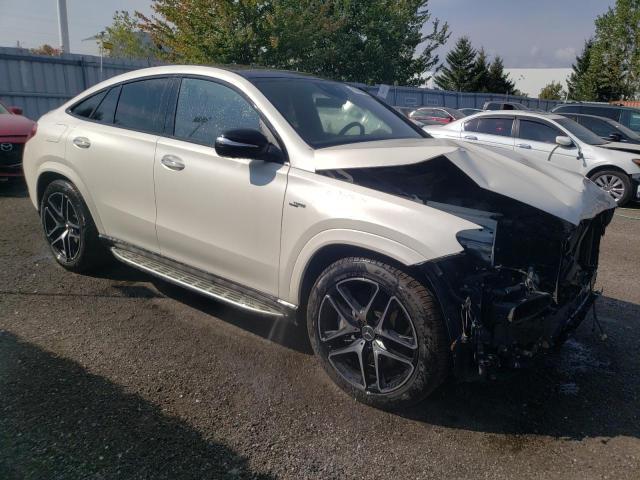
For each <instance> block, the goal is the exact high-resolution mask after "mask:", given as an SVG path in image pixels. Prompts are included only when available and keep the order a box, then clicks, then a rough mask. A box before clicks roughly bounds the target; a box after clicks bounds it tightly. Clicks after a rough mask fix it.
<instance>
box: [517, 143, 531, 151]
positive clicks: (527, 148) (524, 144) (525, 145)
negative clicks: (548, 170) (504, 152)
mask: <svg viewBox="0 0 640 480" xmlns="http://www.w3.org/2000/svg"><path fill="white" fill-rule="evenodd" d="M516 147H518V148H524V149H526V150H531V145H529V144H528V143H519V144H517V145H516Z"/></svg>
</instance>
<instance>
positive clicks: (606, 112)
mask: <svg viewBox="0 0 640 480" xmlns="http://www.w3.org/2000/svg"><path fill="white" fill-rule="evenodd" d="M582 113H584V114H586V115H595V116H597V117H607V118H611V119H613V120H616V121H617V120H618V119H619V118H620V109H618V108H607V107H589V106H587V105H584V106H583V107H582Z"/></svg>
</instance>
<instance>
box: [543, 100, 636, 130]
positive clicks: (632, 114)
mask: <svg viewBox="0 0 640 480" xmlns="http://www.w3.org/2000/svg"><path fill="white" fill-rule="evenodd" d="M552 112H553V113H559V114H562V115H564V114H565V113H580V114H585V115H595V116H598V117H606V118H610V119H611V120H615V121H616V122H619V123H621V124H622V125H624V126H625V127H627V128H629V129H631V130H633V131H634V132H640V109H638V108H633V107H625V106H621V105H610V104H607V103H564V104H562V105H558V106H557V107H555V108H554V109H553V110H552Z"/></svg>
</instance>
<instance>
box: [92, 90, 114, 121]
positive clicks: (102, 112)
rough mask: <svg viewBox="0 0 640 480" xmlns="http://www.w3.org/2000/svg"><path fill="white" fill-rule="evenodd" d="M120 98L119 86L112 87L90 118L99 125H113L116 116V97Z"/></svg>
mask: <svg viewBox="0 0 640 480" xmlns="http://www.w3.org/2000/svg"><path fill="white" fill-rule="evenodd" d="M119 96H120V86H119V85H118V86H117V87H113V88H112V89H111V90H109V93H107V95H106V96H105V97H104V99H103V100H102V102H100V105H99V106H98V108H96V110H95V111H94V112H93V115H92V116H91V118H92V119H93V120H95V121H96V122H100V123H107V124H112V123H113V117H114V116H115V114H116V105H117V104H118V97H119Z"/></svg>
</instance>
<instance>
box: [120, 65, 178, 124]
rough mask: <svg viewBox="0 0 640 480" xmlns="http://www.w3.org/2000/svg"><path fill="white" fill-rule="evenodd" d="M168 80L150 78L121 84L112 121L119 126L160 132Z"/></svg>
mask: <svg viewBox="0 0 640 480" xmlns="http://www.w3.org/2000/svg"><path fill="white" fill-rule="evenodd" d="M167 86H168V81H167V80H166V79H164V78H151V79H149V80H141V81H139V82H133V83H127V84H124V85H123V86H122V92H121V93H120V100H119V101H118V107H117V109H116V115H115V121H114V123H115V124H116V125H118V126H120V127H124V128H131V129H134V130H142V131H145V132H154V133H160V132H161V131H162V130H163V127H164V116H165V103H166V94H167V90H168V88H167Z"/></svg>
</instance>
